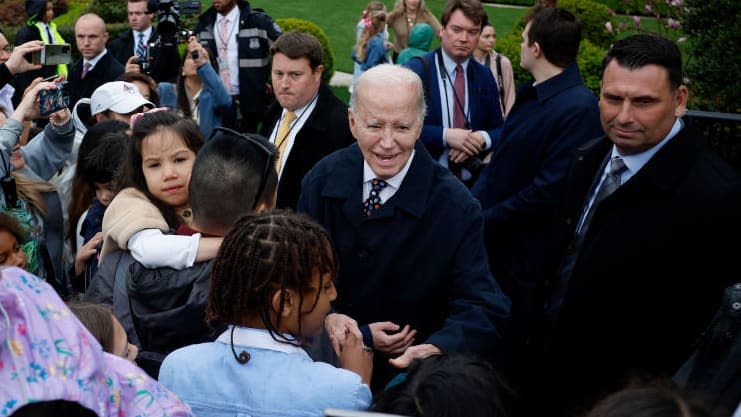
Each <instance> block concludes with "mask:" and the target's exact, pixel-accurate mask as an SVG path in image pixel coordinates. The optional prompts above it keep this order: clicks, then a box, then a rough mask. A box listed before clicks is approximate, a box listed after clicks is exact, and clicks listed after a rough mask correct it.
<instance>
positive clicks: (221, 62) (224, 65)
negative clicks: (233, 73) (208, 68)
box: [216, 56, 229, 71]
mask: <svg viewBox="0 0 741 417" xmlns="http://www.w3.org/2000/svg"><path fill="white" fill-rule="evenodd" d="M216 64H217V65H218V66H219V71H223V70H228V69H229V64H227V63H226V59H224V58H222V57H220V56H219V57H216Z"/></svg>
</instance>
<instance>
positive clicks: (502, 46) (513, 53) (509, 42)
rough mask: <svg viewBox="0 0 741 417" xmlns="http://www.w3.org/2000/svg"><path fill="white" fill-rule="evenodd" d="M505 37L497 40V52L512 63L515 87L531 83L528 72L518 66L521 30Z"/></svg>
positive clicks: (530, 76)
mask: <svg viewBox="0 0 741 417" xmlns="http://www.w3.org/2000/svg"><path fill="white" fill-rule="evenodd" d="M516 30H517V29H515V30H514V31H513V32H512V33H510V34H509V35H506V36H500V37H498V38H497V52H499V53H500V54H502V55H504V56H506V57H507V58H509V60H510V61H512V70H513V71H514V73H515V85H519V84H521V83H524V82H532V80H533V77H532V75H530V73H529V72H527V71H525V70H524V69H522V67H521V66H520V44H521V43H522V28H520V30H519V31H518V32H515V31H516Z"/></svg>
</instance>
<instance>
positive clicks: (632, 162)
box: [576, 118, 684, 232]
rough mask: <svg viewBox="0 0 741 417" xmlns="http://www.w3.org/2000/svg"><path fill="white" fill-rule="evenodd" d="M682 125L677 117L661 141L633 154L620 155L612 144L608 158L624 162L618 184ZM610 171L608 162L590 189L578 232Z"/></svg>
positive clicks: (643, 164) (623, 181) (646, 160)
mask: <svg viewBox="0 0 741 417" xmlns="http://www.w3.org/2000/svg"><path fill="white" fill-rule="evenodd" d="M683 126H684V122H682V119H681V118H679V119H677V120H675V121H674V125H672V128H671V130H670V131H669V133H668V134H667V135H666V137H665V138H664V139H662V140H661V142H659V143H657V144H656V145H654V146H652V147H651V148H650V149H646V150H645V151H643V152H640V153H637V154H633V155H622V154H620V151H618V149H617V146H615V145H612V151H611V152H610V160H611V159H612V158H614V157H616V156H618V157H620V158H621V159H622V160H623V162H624V163H625V166H626V168H627V169H626V170H624V171H623V172H622V173H621V174H620V184H625V183H626V182H628V180H629V179H631V178H632V177H633V175H635V174H636V173H637V172H638V171H640V170H641V168H643V167H644V166H645V165H646V164H647V163H648V161H650V160H651V158H653V156H654V155H656V152H658V151H659V150H661V148H663V147H664V146H665V145H666V144H667V143H669V141H670V140H672V138H673V137H674V136H676V135H677V133H679V131H680V130H682V127H683ZM609 172H610V164H609V163H607V164H605V168H604V169H603V170H602V176H601V177H600V180H599V183H598V184H597V186H596V187H594V189H593V190H592V195H591V196H590V197H589V202H588V203H587V205H586V206H585V207H584V210H582V215H581V218H580V219H579V227H578V228H577V229H576V230H578V231H579V232H581V228H582V226H583V223H584V219H585V217H586V214H587V213H588V212H589V209H590V207H592V204H594V198H595V197H596V196H597V190H599V188H600V187H601V186H602V182H603V181H604V180H605V178H607V174H608V173H609Z"/></svg>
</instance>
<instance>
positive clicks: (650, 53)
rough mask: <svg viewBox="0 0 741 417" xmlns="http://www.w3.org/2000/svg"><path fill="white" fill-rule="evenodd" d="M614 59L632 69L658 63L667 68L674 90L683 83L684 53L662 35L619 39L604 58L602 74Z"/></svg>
mask: <svg viewBox="0 0 741 417" xmlns="http://www.w3.org/2000/svg"><path fill="white" fill-rule="evenodd" d="M612 60H615V61H617V63H618V65H620V66H621V67H624V68H629V69H631V70H637V69H639V68H643V67H645V66H647V65H658V66H660V67H663V68H665V69H666V72H667V75H668V78H669V85H671V87H672V89H673V90H676V89H677V88H679V86H681V85H682V53H681V52H680V51H679V48H678V47H677V45H676V44H675V43H674V42H672V41H670V40H669V39H667V38H664V37H662V36H658V35H649V34H639V35H633V36H629V37H627V38H625V39H622V40H620V41H617V42H616V43H615V44H614V45H612V47H611V48H610V50H609V51H607V55H605V59H604V60H602V74H601V75H602V76H604V75H605V68H607V66H608V65H609V64H610V62H612Z"/></svg>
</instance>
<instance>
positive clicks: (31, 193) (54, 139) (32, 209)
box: [0, 78, 75, 297]
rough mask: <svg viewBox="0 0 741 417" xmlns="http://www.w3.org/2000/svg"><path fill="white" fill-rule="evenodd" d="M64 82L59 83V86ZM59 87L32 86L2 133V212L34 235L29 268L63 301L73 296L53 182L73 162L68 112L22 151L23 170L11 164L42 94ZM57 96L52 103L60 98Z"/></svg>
mask: <svg viewBox="0 0 741 417" xmlns="http://www.w3.org/2000/svg"><path fill="white" fill-rule="evenodd" d="M62 79H63V78H58V79H57V80H56V81H57V82H59V81H61V80H62ZM56 89H57V83H54V82H38V83H37V84H33V83H32V84H31V86H30V87H29V89H28V90H27V92H26V94H25V95H24V96H23V99H22V100H21V102H20V103H19V104H18V107H17V108H16V110H15V112H14V113H13V115H12V116H11V117H10V118H9V119H8V120H7V121H6V122H5V124H4V125H3V126H2V127H1V128H0V157H1V158H0V159H2V164H0V177H2V178H1V179H0V183H1V185H2V188H0V211H2V212H4V213H7V214H11V215H13V216H15V217H16V218H18V219H19V220H20V221H21V223H22V225H23V226H24V228H25V229H26V230H27V231H30V233H29V236H27V237H28V239H27V241H26V242H23V244H22V248H23V250H24V252H25V255H26V259H27V260H28V266H27V269H28V271H29V272H33V273H35V274H37V275H39V276H41V277H43V278H45V279H46V281H47V282H49V283H50V284H51V285H52V286H54V288H55V289H56V290H57V291H58V292H59V294H60V295H61V296H63V297H64V296H66V295H67V293H68V287H67V280H66V274H64V269H63V267H62V251H63V239H64V235H63V231H64V229H63V217H62V207H61V203H60V200H59V195H58V194H57V192H56V189H55V188H54V187H53V186H52V185H51V184H49V183H48V182H47V181H48V180H49V179H50V178H51V177H52V176H53V175H54V174H55V173H56V172H57V170H58V169H59V167H60V166H61V165H62V164H63V163H64V161H65V160H66V159H67V158H68V157H69V154H70V151H71V150H72V142H73V139H74V136H75V131H74V128H73V125H72V118H71V115H70V112H69V110H68V109H63V110H60V111H58V112H56V113H53V114H52V115H51V116H50V118H49V119H50V123H48V124H47V126H46V128H45V129H44V130H43V131H42V132H41V133H39V134H38V135H37V136H36V137H35V138H34V139H33V140H31V141H30V142H29V143H28V145H26V146H22V147H21V149H20V152H21V154H22V156H23V159H24V160H25V164H26V165H25V167H24V168H23V169H22V170H21V171H17V172H11V171H14V169H13V167H12V166H11V165H10V164H9V161H10V155H11V151H12V149H13V147H14V146H15V145H16V143H17V142H18V139H19V138H20V135H21V132H22V130H23V122H24V121H27V120H33V119H38V118H39V117H40V116H39V109H40V107H41V103H40V102H39V95H40V92H41V91H49V92H51V91H53V90H56ZM54 97H55V96H54V94H51V95H50V99H52V100H53V99H54Z"/></svg>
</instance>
